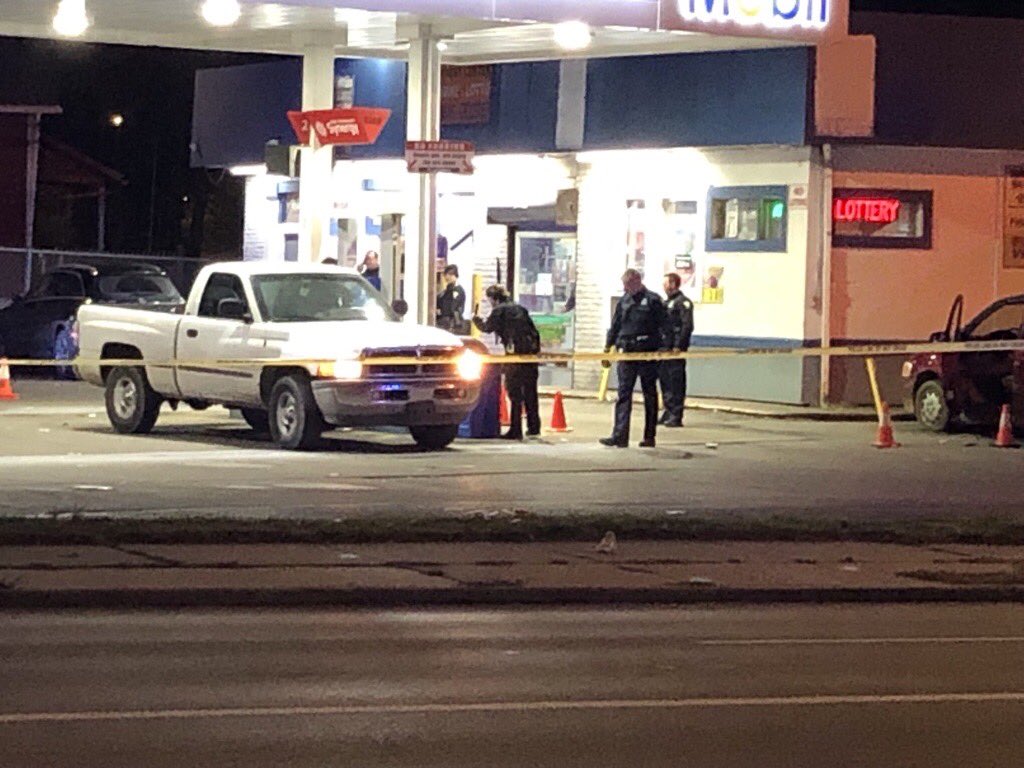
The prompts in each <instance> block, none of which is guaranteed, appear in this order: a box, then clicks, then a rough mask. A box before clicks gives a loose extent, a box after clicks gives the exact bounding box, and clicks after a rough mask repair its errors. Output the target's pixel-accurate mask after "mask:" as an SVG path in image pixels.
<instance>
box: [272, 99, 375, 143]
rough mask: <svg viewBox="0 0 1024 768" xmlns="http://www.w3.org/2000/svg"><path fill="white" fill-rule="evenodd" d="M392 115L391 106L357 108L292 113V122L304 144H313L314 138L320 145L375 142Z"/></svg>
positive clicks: (290, 119)
mask: <svg viewBox="0 0 1024 768" xmlns="http://www.w3.org/2000/svg"><path fill="white" fill-rule="evenodd" d="M390 117H391V110H390V109H375V108H370V107H354V108H352V109H320V110H314V111H312V112H289V113H288V122H290V123H291V124H292V129H293V130H294V131H295V135H296V136H297V137H298V139H299V143H300V144H302V145H305V146H309V145H310V144H312V143H313V139H314V138H315V139H316V142H317V144H318V145H320V146H327V145H333V144H346V145H355V144H373V143H375V142H376V141H377V139H378V138H379V137H380V134H381V131H383V130H384V126H385V125H387V122H388V119H389V118H390Z"/></svg>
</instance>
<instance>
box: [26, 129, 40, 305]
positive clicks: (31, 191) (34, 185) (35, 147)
mask: <svg viewBox="0 0 1024 768" xmlns="http://www.w3.org/2000/svg"><path fill="white" fill-rule="evenodd" d="M41 123H42V117H41V116H40V115H38V114H35V115H28V135H27V137H26V140H27V142H28V144H27V146H26V150H27V151H26V152H25V155H26V161H25V268H24V275H23V278H22V284H23V286H24V292H25V293H28V291H29V289H30V288H31V287H32V266H33V264H32V262H33V249H34V248H35V241H36V194H37V192H38V189H39V142H40V139H41V135H42V131H41Z"/></svg>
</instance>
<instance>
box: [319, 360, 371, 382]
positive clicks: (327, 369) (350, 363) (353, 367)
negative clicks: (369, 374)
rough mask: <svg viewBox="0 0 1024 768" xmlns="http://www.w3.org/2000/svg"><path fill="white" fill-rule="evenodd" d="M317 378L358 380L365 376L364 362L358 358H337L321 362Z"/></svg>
mask: <svg viewBox="0 0 1024 768" xmlns="http://www.w3.org/2000/svg"><path fill="white" fill-rule="evenodd" d="M316 375H317V378H320V379H334V380H336V381H356V380H358V379H361V378H362V377H363V364H362V363H361V362H360V361H358V360H335V361H334V362H333V363H320V364H319V365H318V366H317V368H316Z"/></svg>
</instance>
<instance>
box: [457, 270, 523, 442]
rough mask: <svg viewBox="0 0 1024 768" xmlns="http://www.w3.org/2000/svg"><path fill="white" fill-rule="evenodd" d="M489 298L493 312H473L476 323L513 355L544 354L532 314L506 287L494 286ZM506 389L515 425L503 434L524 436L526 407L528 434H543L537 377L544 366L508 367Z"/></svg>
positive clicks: (517, 437)
mask: <svg viewBox="0 0 1024 768" xmlns="http://www.w3.org/2000/svg"><path fill="white" fill-rule="evenodd" d="M487 298H488V299H489V300H490V302H491V306H492V309H491V314H490V316H489V317H488V318H487V319H486V320H481V319H480V317H479V316H478V314H477V313H475V312H474V315H473V325H475V326H476V327H477V328H479V329H480V331H481V332H483V333H494V334H497V336H498V340H499V341H500V342H501V343H502V344H503V345H504V347H505V351H506V352H508V353H509V354H510V355H537V354H540V333H539V332H538V331H537V326H536V325H534V324H533V320H532V319H531V318H530V313H529V311H528V310H527V309H526V307H523V306H521V305H519V304H516V303H515V302H514V301H512V297H511V296H509V295H508V291H506V290H505V288H504V286H501V285H492V286H491V287H490V288H488V289H487ZM504 374H505V388H506V389H507V390H508V397H509V400H511V401H512V409H511V414H510V416H511V422H512V424H511V426H510V427H509V431H508V432H507V433H506V434H504V435H502V437H503V438H504V439H505V440H522V439H523V409H524V408H525V409H526V434H527V436H528V437H538V436H539V435H540V400H539V397H538V394H537V379H538V378H539V375H540V366H539V365H538V364H537V363H516V364H514V365H506V366H505V367H504Z"/></svg>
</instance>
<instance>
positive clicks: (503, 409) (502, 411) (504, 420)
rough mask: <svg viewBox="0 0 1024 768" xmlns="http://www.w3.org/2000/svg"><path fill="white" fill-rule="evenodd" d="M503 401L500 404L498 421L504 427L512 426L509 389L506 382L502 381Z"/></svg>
mask: <svg viewBox="0 0 1024 768" xmlns="http://www.w3.org/2000/svg"><path fill="white" fill-rule="evenodd" d="M500 397H501V403H500V404H499V405H498V422H499V423H500V424H501V426H503V427H511V426H512V414H511V413H509V410H508V390H507V389H505V382H502V383H501V395H500Z"/></svg>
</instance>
